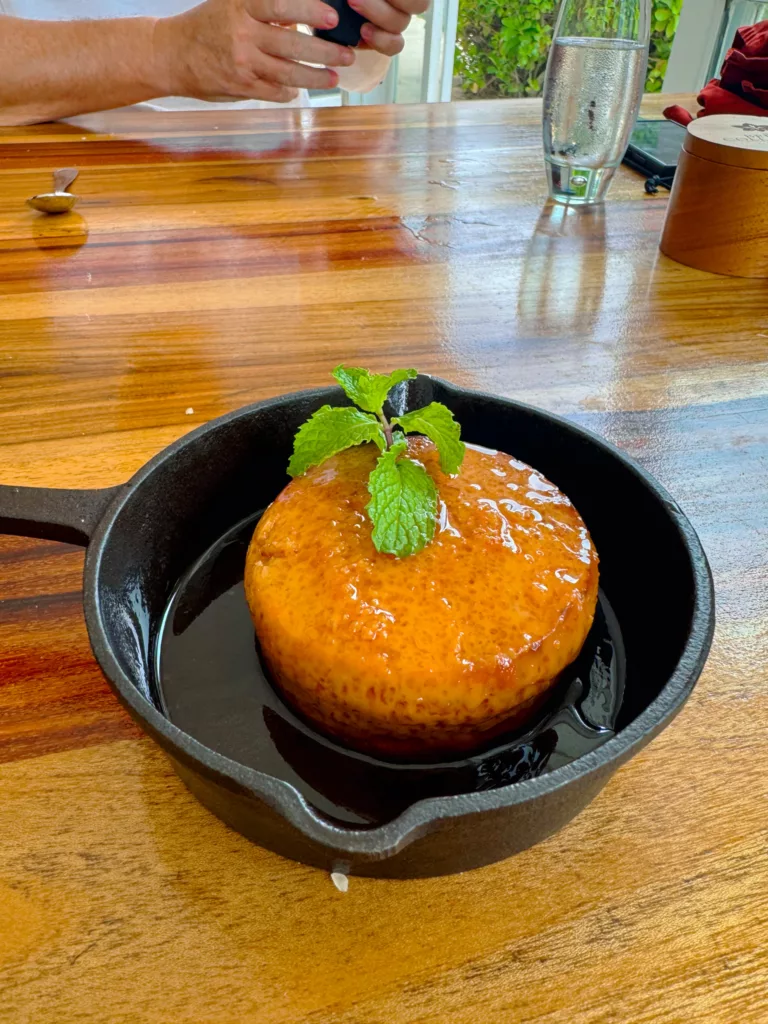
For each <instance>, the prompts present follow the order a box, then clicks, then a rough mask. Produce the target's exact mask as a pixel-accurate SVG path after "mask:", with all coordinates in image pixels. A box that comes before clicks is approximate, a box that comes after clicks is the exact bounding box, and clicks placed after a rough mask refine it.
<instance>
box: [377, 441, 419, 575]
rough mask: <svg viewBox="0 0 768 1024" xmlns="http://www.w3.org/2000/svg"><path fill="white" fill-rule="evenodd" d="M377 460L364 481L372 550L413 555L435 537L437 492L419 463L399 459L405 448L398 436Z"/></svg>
mask: <svg viewBox="0 0 768 1024" xmlns="http://www.w3.org/2000/svg"><path fill="white" fill-rule="evenodd" d="M399 438H401V439H398V440H396V441H395V443H394V444H393V445H392V447H391V448H388V449H387V451H385V452H384V453H383V454H382V455H380V456H379V458H378V461H377V462H376V467H375V468H374V469H373V471H372V472H371V475H370V476H369V477H368V492H369V494H370V495H371V500H370V501H369V502H368V504H367V505H366V507H365V511H366V512H367V513H368V516H369V517H370V520H371V522H372V523H373V534H372V539H373V546H374V547H375V548H376V550H377V551H382V552H384V553H385V554H387V555H397V556H399V557H402V556H403V555H410V554H415V553H416V552H417V551H421V550H422V548H424V547H425V546H426V545H427V544H429V542H430V541H431V540H432V538H433V537H434V535H435V521H436V519H437V488H436V487H435V481H434V480H433V479H432V477H431V476H430V475H429V473H428V472H427V471H426V469H424V467H423V466H422V465H421V463H420V462H414V461H413V459H408V458H401V457H400V456H401V455H402V454H403V452H404V451H406V449H407V448H408V445H407V444H406V441H405V439H404V438H403V436H402V434H400V435H399Z"/></svg>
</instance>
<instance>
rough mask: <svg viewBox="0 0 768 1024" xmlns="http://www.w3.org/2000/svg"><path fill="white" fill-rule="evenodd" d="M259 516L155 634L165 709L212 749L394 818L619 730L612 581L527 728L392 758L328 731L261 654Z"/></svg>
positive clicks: (364, 811) (361, 815)
mask: <svg viewBox="0 0 768 1024" xmlns="http://www.w3.org/2000/svg"><path fill="white" fill-rule="evenodd" d="M257 521H258V516H255V517H254V518H253V519H250V520H248V521H247V522H245V523H241V524H240V525H239V526H237V527H235V528H234V529H233V530H231V531H230V532H229V533H228V534H226V536H224V537H223V538H222V539H221V540H220V541H219V542H218V543H217V544H215V545H214V546H213V547H212V548H210V550H209V551H207V552H206V553H205V555H203V557H202V558H201V559H199V561H198V562H196V563H195V565H193V566H192V567H191V569H190V570H189V572H188V573H187V574H186V576H184V578H183V579H182V580H181V581H180V583H179V585H178V586H177V588H176V590H175V592H174V594H173V595H172V597H171V600H170V602H169V605H168V609H167V611H166V614H165V617H164V619H163V623H162V626H161V629H160V634H159V636H158V639H157V643H156V651H155V666H156V674H157V685H158V691H159V693H160V697H161V701H162V706H163V711H164V713H165V714H166V715H167V717H168V718H169V720H170V721H171V722H173V723H174V725H177V726H178V727H179V728H180V729H183V730H184V731H185V732H186V733H189V735H191V736H193V737H194V738H195V739H196V740H198V741H199V742H201V743H203V744H205V745H206V746H207V747H210V748H211V749H212V750H215V751H217V752H218V753H220V754H223V755H225V756H226V757H229V758H231V759H232V760H234V761H238V762H240V763H241V764H244V765H248V766H249V767H251V768H255V769H257V770H259V771H263V772H265V773H267V774H269V775H272V776H274V777H276V778H279V779H283V780H285V781H286V782H289V783H290V784H291V785H293V786H294V787H295V788H296V789H297V790H298V791H299V792H300V793H301V794H302V795H303V796H304V798H305V799H306V800H307V802H308V803H310V804H311V805H312V806H313V807H315V808H316V809H317V811H319V812H320V813H321V814H322V815H324V816H325V817H326V818H328V819H329V820H331V821H333V822H334V823H336V824H342V825H350V826H356V827H358V828H359V827H366V826H375V825H379V824H382V823H384V822H386V821H390V820H391V819H392V818H394V817H396V816H397V815H398V814H399V813H401V812H402V811H403V810H405V809H406V808H407V807H410V806H411V804H413V803H415V802H416V801H417V800H422V799H424V798H426V797H431V796H452V795H456V794H459V793H475V792H479V791H481V790H488V789H495V788H497V787H499V786H504V785H507V784H508V783H510V782H518V781H521V780H523V779H529V778H533V777H535V776H537V775H541V774H544V773H545V772H549V771H552V770H553V769H555V768H559V767H560V766H561V765H564V764H568V763H569V762H571V761H573V760H575V759H576V758H577V757H581V756H582V755H583V754H586V753H587V752H588V751H590V750H594V749H595V748H597V747H599V746H601V745H602V744H603V743H605V742H606V740H608V739H610V738H611V737H612V736H613V735H614V730H615V727H616V721H617V718H618V714H619V710H620V707H621V701H622V696H623V692H624V676H625V661H624V649H623V644H622V640H621V633H620V631H619V626H618V622H617V620H616V617H615V616H614V614H613V611H612V610H611V607H610V605H609V604H608V602H607V600H606V598H605V595H604V594H603V593H602V592H601V593H600V599H599V602H598V606H597V611H596V614H595V620H594V623H593V625H592V629H591V631H590V633H589V636H588V637H587V641H586V643H585V644H584V647H583V649H582V652H581V654H580V655H579V657H578V659H577V660H576V661H575V662H574V663H573V664H572V665H570V666H569V667H568V668H567V669H566V671H565V672H564V673H563V674H562V678H561V679H560V681H559V683H558V684H557V685H556V686H555V687H554V688H553V691H552V696H551V699H550V701H549V703H548V705H547V706H546V707H545V708H544V709H543V711H542V712H540V713H539V715H538V716H537V718H536V720H535V722H534V723H533V724H532V725H531V726H529V728H528V729H527V730H526V731H525V733H520V732H518V733H516V734H515V735H512V736H509V737H507V738H506V739H503V738H502V739H499V738H496V740H494V743H493V746H492V747H491V748H490V749H487V750H485V751H483V752H480V753H477V754H474V755H473V756H471V757H467V756H462V758H461V759H460V760H456V761H449V762H441V763H439V764H400V763H393V762H389V761H384V760H380V759H377V758H374V757H368V756H366V755H364V754H359V753H357V752H354V751H350V750H347V749H345V748H344V747H342V746H341V745H340V744H338V743H336V742H334V741H333V740H329V739H327V738H326V737H324V736H322V735H321V734H320V733H318V732H317V731H316V730H315V729H314V728H313V727H312V726H311V725H309V724H307V723H306V722H305V721H304V720H302V719H301V718H300V717H299V716H298V715H297V714H296V713H295V712H293V711H292V710H291V709H290V708H289V707H288V706H287V705H286V704H285V703H284V702H283V700H282V699H281V697H280V695H279V694H278V693H277V691H276V690H275V689H274V687H273V686H272V684H271V683H270V681H269V677H268V675H267V673H266V669H265V667H264V666H263V665H262V663H261V660H260V658H259V652H258V645H257V643H256V637H255V634H254V629H253V624H252V621H251V616H250V613H249V611H248V606H247V604H246V600H245V593H244V590H243V574H244V569H245V556H246V551H247V548H248V544H249V541H250V539H251V535H252V533H253V530H254V527H255V525H256V522H257Z"/></svg>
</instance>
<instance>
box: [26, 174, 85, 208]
mask: <svg viewBox="0 0 768 1024" xmlns="http://www.w3.org/2000/svg"><path fill="white" fill-rule="evenodd" d="M77 175H78V170H77V168H76V167H62V168H61V170H58V171H54V172H53V192H41V193H40V195H38V196H32V198H31V199H28V200H27V206H31V207H32V209H33V210H39V211H40V213H69V211H70V210H71V209H72V207H73V206H74V205H75V203H76V202H77V200H78V196H75V195H72V193H71V192H69V191H68V189H69V186H70V185H71V184H72V182H73V181H74V180H75V178H76V177H77Z"/></svg>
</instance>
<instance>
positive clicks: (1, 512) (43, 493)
mask: <svg viewBox="0 0 768 1024" xmlns="http://www.w3.org/2000/svg"><path fill="white" fill-rule="evenodd" d="M122 490H123V487H122V486H120V487H105V488H103V489H102V490H89V491H67V490H56V489H53V488H48V487H9V486H6V485H2V484H0V533H10V534H14V535H15V536H17V537H41V538H43V539H44V540H60V541H64V542H65V543H67V544H79V545H80V546H81V547H85V546H86V545H87V544H88V541H89V540H90V538H91V535H92V534H93V531H94V530H95V529H96V527H97V525H98V523H99V520H100V519H101V517H102V516H103V515H104V513H105V512H106V510H107V508H108V506H109V504H110V503H111V501H112V499H113V498H114V497H115V495H116V494H118V493H119V492H120V491H122Z"/></svg>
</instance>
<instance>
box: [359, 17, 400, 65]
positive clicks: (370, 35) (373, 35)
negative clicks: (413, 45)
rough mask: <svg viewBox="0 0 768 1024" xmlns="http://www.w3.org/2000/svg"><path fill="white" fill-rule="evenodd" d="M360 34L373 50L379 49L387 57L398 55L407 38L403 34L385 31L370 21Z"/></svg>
mask: <svg viewBox="0 0 768 1024" xmlns="http://www.w3.org/2000/svg"><path fill="white" fill-rule="evenodd" d="M360 35H361V36H362V37H363V39H364V41H365V42H366V43H367V44H368V46H370V48H371V49H372V50H378V51H379V53H383V54H385V55H386V56H387V57H395V56H397V54H398V53H400V52H401V50H402V49H403V47H404V46H405V40H404V39H403V37H402V36H401V35H396V34H393V33H392V32H385V31H384V30H383V29H381V28H376V26H375V25H371V24H369V23H368V22H366V23H365V25H363V27H362V28H361V29H360Z"/></svg>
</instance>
